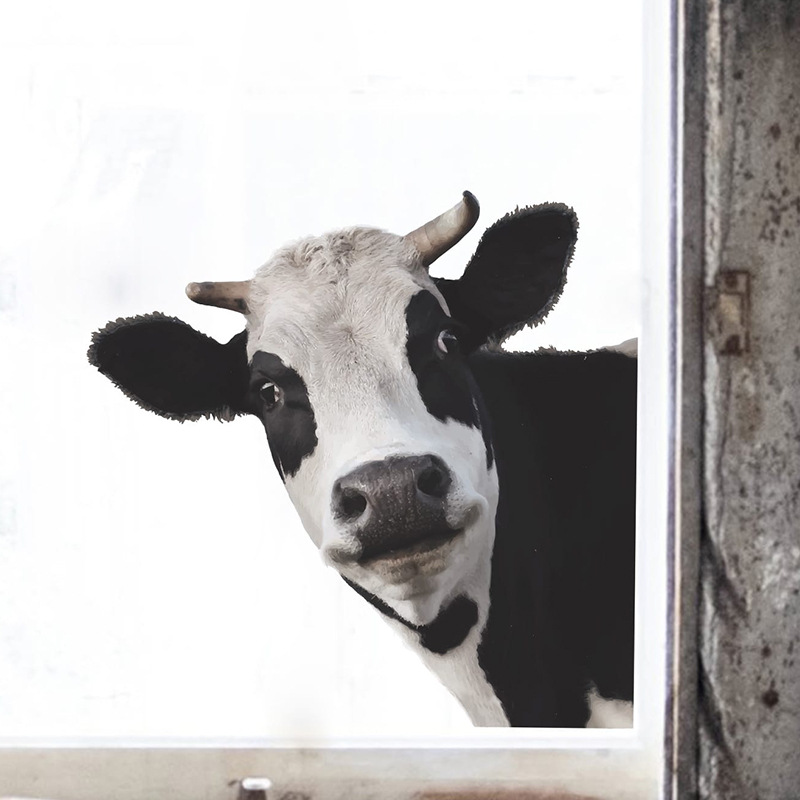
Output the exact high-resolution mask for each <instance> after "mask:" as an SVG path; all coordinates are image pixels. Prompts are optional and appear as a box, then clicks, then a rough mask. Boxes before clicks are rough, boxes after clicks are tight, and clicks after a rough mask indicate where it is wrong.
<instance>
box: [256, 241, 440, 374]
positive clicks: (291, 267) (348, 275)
mask: <svg viewBox="0 0 800 800" xmlns="http://www.w3.org/2000/svg"><path fill="white" fill-rule="evenodd" d="M422 289H425V290H427V291H430V292H431V293H432V294H434V295H435V296H436V297H437V299H438V300H439V302H440V304H441V306H442V308H443V310H444V311H445V312H447V307H446V304H445V302H444V299H443V298H442V296H441V294H440V293H439V292H438V290H437V289H436V287H435V285H434V283H433V281H432V280H431V278H430V277H429V276H428V273H427V270H426V269H425V267H424V266H423V264H422V261H421V259H420V256H419V253H418V252H417V250H416V249H415V248H414V247H413V245H412V244H410V243H409V242H407V241H406V240H405V239H404V238H403V237H401V236H396V235H394V234H391V233H387V232H385V231H380V230H375V229H371V228H348V229H345V230H342V231H336V232H333V233H329V234H325V235H323V236H315V237H308V238H305V239H302V240H300V241H299V242H296V243H295V244H293V245H290V246H288V247H284V248H282V249H281V250H279V251H278V252H277V253H275V255H274V256H273V257H272V258H271V259H270V260H269V261H267V263H266V264H264V266H263V267H261V268H260V269H259V270H258V272H257V273H256V276H255V278H254V279H253V280H252V281H251V289H250V296H249V299H248V306H249V313H248V315H247V327H248V358H252V356H253V354H254V353H255V352H256V351H259V350H262V351H267V352H274V353H277V354H279V355H280V356H281V358H282V359H283V360H284V361H285V362H286V363H288V364H290V365H291V366H293V367H295V368H297V369H299V370H304V369H305V370H307V369H309V368H310V367H311V363H312V361H319V359H320V358H322V359H325V360H327V361H326V363H327V364H328V365H329V366H332V367H333V368H336V367H337V362H339V366H340V367H342V368H344V366H345V365H347V364H349V363H351V359H352V357H354V356H355V355H359V356H360V357H361V359H362V360H363V359H364V358H367V359H368V358H370V356H372V357H374V358H376V359H380V358H381V357H382V356H383V357H388V354H389V350H392V351H396V349H397V347H398V346H402V345H403V343H404V342H405V338H406V317H405V311H406V308H407V306H408V303H409V300H410V298H411V297H412V296H413V295H414V294H416V293H417V292H419V291H420V290H422ZM315 355H316V356H317V357H316V358H315V357H314V356H315ZM331 359H332V361H331Z"/></svg>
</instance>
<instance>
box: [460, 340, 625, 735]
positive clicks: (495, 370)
mask: <svg viewBox="0 0 800 800" xmlns="http://www.w3.org/2000/svg"><path fill="white" fill-rule="evenodd" d="M470 364H471V366H472V369H473V374H474V375H475V378H476V380H477V382H478V384H479V385H480V387H481V392H482V394H483V396H484V399H485V402H486V405H487V408H488V409H489V413H490V414H491V416H492V421H493V426H494V445H495V456H496V464H497V470H498V479H499V484H500V497H499V504H498V509H497V516H496V535H495V544H494V550H493V553H492V578H491V589H490V605H489V616H488V620H487V624H486V628H485V630H484V632H483V635H482V637H481V642H480V645H479V649H478V658H479V663H480V665H481V667H482V668H483V670H484V673H485V674H486V677H487V680H488V681H489V683H490V684H491V685H492V687H493V688H494V691H495V693H496V694H497V697H498V699H499V700H500V702H501V703H502V705H503V708H504V709H505V711H506V714H507V716H508V719H509V722H510V723H511V725H513V726H526V727H528V726H532V727H553V726H564V727H581V726H583V725H585V723H586V721H587V719H588V716H589V707H588V704H587V702H586V699H585V698H586V692H587V690H588V689H589V687H590V686H591V685H592V684H594V685H595V686H596V687H597V690H598V692H599V694H600V695H601V696H603V697H607V698H616V699H621V700H631V699H632V697H633V621H634V532H635V506H636V502H635V499H636V361H635V360H634V359H631V358H628V357H626V356H623V355H620V354H618V353H609V352H596V353H575V354H561V353H546V352H545V353H536V354H512V353H490V352H479V353H476V354H474V355H473V356H472V357H471V358H470Z"/></svg>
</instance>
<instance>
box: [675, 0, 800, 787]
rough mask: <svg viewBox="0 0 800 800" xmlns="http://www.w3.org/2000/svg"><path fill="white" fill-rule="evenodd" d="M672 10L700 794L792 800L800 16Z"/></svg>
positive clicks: (791, 11)
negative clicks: (694, 293)
mask: <svg viewBox="0 0 800 800" xmlns="http://www.w3.org/2000/svg"><path fill="white" fill-rule="evenodd" d="M698 9H702V11H701V12H699V13H698ZM682 11H683V16H684V19H686V20H688V19H691V18H694V20H695V23H694V26H695V27H694V28H691V27H687V36H686V39H685V41H684V51H685V52H689V53H690V54H691V52H694V53H695V55H696V54H697V53H698V52H699V53H701V54H702V56H703V59H704V64H703V65H702V67H703V68H702V69H698V70H696V71H695V72H694V73H692V72H690V71H689V69H688V64H689V63H690V62H691V55H690V57H689V58H687V59H686V62H685V63H686V64H687V67H685V68H684V81H685V90H684V96H686V95H691V94H694V95H695V96H699V95H702V97H703V99H704V102H703V103H702V104H695V106H694V107H693V108H694V111H693V112H690V114H691V113H702V114H703V126H702V128H701V127H700V126H699V125H697V122H698V120H697V119H696V118H694V119H688V120H687V121H688V122H689V123H690V124H689V125H688V126H687V128H686V131H687V133H686V136H687V137H697V136H700V137H702V144H703V146H702V148H700V150H699V152H700V153H701V156H700V157H699V158H695V163H694V164H692V163H691V159H690V160H689V161H688V162H687V159H686V158H684V160H683V178H682V186H683V189H684V192H685V191H686V187H687V186H688V185H689V183H692V184H693V186H694V191H695V195H697V193H699V198H698V197H697V196H695V202H693V201H692V199H691V197H689V199H688V200H687V197H686V195H685V194H684V201H683V218H684V220H688V219H689V215H690V214H692V213H693V212H699V211H700V208H701V206H702V213H701V216H700V219H702V254H701V256H700V257H701V259H702V264H703V269H702V273H703V296H704V309H703V318H704V326H703V333H702V338H703V340H704V344H705V347H704V357H703V362H702V363H703V367H704V388H703V394H704V419H703V422H702V430H703V437H704V449H703V468H702V475H703V491H702V501H703V509H702V520H703V526H702V531H701V537H700V604H699V620H698V623H699V625H698V630H699V670H698V671H699V685H700V686H699V698H698V715H699V740H698V745H699V747H698V762H697V767H698V783H697V786H698V795H699V797H701V798H709V800H711V798H713V799H714V800H719V799H720V798H725V800H740V798H742V799H744V798H747V799H748V800H749V799H750V798H752V800H756V798H757V799H758V800H773V799H774V800H778V798H780V799H781V800H788V798H797V797H800V1H798V0H733V1H732V2H722V0H706V2H701V3H699V4H698V3H692V2H689V0H682ZM692 48H694V50H692ZM696 143H697V140H696V138H695V139H690V140H688V141H687V142H686V143H685V147H684V152H685V153H691V152H692V150H693V148H694V145H696ZM694 149H696V148H694ZM698 162H702V163H698ZM692 167H695V168H697V169H698V170H701V172H699V173H696V174H687V169H691V168H692ZM701 176H702V180H699V178H700V177H701ZM693 219H696V216H695V217H694V218H693ZM693 224H694V223H693V221H692V220H689V221H688V230H689V231H691V229H692V225H693ZM684 247H685V245H684Z"/></svg>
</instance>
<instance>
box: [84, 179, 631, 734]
mask: <svg viewBox="0 0 800 800" xmlns="http://www.w3.org/2000/svg"><path fill="white" fill-rule="evenodd" d="M477 216H478V204H477V201H476V200H475V198H474V197H473V196H472V195H471V194H469V193H468V192H465V194H464V197H463V199H462V200H461V202H460V203H459V204H458V205H456V206H455V207H454V208H453V209H451V210H450V211H448V212H446V213H445V214H442V215H441V216H440V217H437V218H436V219H434V220H432V221H431V222H429V223H427V224H426V225H424V226H422V227H421V228H419V229H417V230H415V231H413V232H412V233H410V234H408V235H406V236H396V235H394V234H391V233H386V232H384V231H380V230H374V229H369V228H349V229H346V230H342V231H337V232H335V233H329V234H326V235H324V236H318V237H312V238H307V239H303V240H302V241H299V242H297V243H295V244H292V245H290V246H288V247H284V248H283V249H281V250H279V251H278V252H277V253H276V254H275V255H274V256H273V257H272V258H271V259H270V260H269V261H268V262H267V263H266V264H265V265H264V266H263V267H261V269H259V270H258V272H257V274H256V276H255V277H254V278H253V279H252V280H250V281H244V282H236V283H200V284H190V285H189V287H187V293H188V294H189V297H190V298H191V299H192V300H195V301H196V302H199V303H204V304H208V305H216V306H221V307H224V308H229V309H233V310H236V311H239V312H241V313H242V314H243V315H244V317H245V320H246V327H245V330H244V331H242V332H241V333H240V334H238V335H237V336H234V337H233V339H231V341H230V342H228V343H227V344H224V345H223V344H220V343H218V342H216V341H214V340H213V339H210V338H208V337H207V336H205V335H203V334H202V333H199V332H197V331H195V330H194V329H192V328H191V327H189V326H188V325H187V324H186V323H184V322H182V321H181V320H179V319H175V318H172V317H167V316H164V315H163V314H159V313H154V314H150V315H147V316H141V317H133V318H129V319H120V320H117V321H116V322H111V323H109V324H108V325H107V326H106V327H105V328H104V329H103V330H101V331H99V332H97V333H95V335H94V338H93V342H92V346H91V348H90V350H89V359H90V361H91V363H92V364H94V365H95V366H96V367H97V368H98V369H99V370H100V371H101V372H102V373H103V374H104V375H106V376H108V377H109V378H110V379H111V380H112V381H113V382H114V383H115V384H116V385H117V386H118V387H119V388H121V389H122V390H123V391H124V392H125V393H126V394H128V395H129V396H130V397H132V398H133V399H135V400H136V401H137V402H138V403H139V404H140V405H141V406H143V407H144V408H147V409H149V410H151V411H155V412H156V413H157V414H161V415H162V416H166V417H170V418H172V419H178V420H187V419H190V420H194V419H198V418H199V417H203V416H214V417H217V418H220V419H225V420H228V419H232V418H233V417H235V416H237V415H239V414H254V415H256V416H257V417H258V418H259V419H260V420H261V421H262V423H263V424H264V427H265V429H266V433H267V439H268V442H269V447H270V450H271V452H272V457H273V459H274V461H275V465H276V467H277V469H278V471H279V473H280V475H281V477H282V479H283V481H284V482H285V485H286V489H287V491H288V492H289V495H290V497H291V499H292V501H293V503H294V505H295V507H296V508H297V511H298V513H299V515H300V518H301V520H302V523H303V525H304V527H305V528H306V530H307V531H308V533H309V535H310V536H311V538H312V540H313V541H314V543H315V544H316V546H317V547H318V548H319V549H320V551H321V553H322V556H323V558H324V560H325V561H326V562H327V563H328V564H330V565H331V566H332V567H333V568H335V569H336V570H337V571H338V572H339V573H340V574H341V575H342V577H343V578H344V580H345V581H347V583H348V584H349V585H350V586H352V587H353V589H355V590H356V591H357V592H358V593H359V594H360V595H361V596H362V597H364V598H365V599H366V600H367V601H368V602H370V603H371V604H372V605H373V606H375V608H377V609H378V610H379V611H380V612H381V613H382V614H384V615H385V617H386V619H387V620H388V621H389V624H391V625H393V626H394V627H395V628H396V629H397V630H398V631H399V632H400V633H401V635H402V636H403V637H404V638H405V640H406V642H407V643H408V644H409V645H410V646H411V647H412V648H413V649H415V650H416V651H417V652H418V653H419V654H420V656H421V657H422V658H423V660H424V661H425V663H426V664H427V665H428V666H429V667H430V668H431V669H432V670H433V671H434V672H435V673H436V674H437V675H438V676H439V678H440V679H441V681H442V682H443V683H444V685H445V686H446V687H447V688H448V689H449V690H450V691H451V692H453V694H455V696H456V697H457V698H458V699H459V700H460V702H461V703H462V704H463V706H464V707H465V708H466V710H467V712H468V713H469V715H470V717H471V719H472V720H473V722H474V723H475V724H477V725H496V726H500V725H515V726H567V727H579V726H584V725H586V724H590V725H603V724H615V722H614V720H613V719H611V718H610V717H608V716H607V714H608V713H609V712H617V711H620V710H621V711H622V712H623V714H624V713H625V712H628V716H627V717H626V719H627V720H628V721H629V720H630V714H629V712H630V708H631V703H632V693H633V587H634V496H635V444H636V360H635V359H633V358H629V357H628V356H626V355H623V354H620V353H614V352H607V351H598V352H590V353H558V352H548V351H544V352H538V353H534V354H529V353H505V352H502V351H501V350H500V348H499V344H500V343H501V342H502V341H503V340H504V339H505V338H506V337H508V336H509V335H510V334H511V333H513V332H515V331H517V330H519V329H520V328H521V327H522V326H524V325H528V324H531V323H538V322H539V321H541V320H542V319H543V318H544V316H545V315H546V314H547V312H548V311H549V309H550V308H551V307H552V305H553V304H554V303H555V302H556V300H557V299H558V297H559V295H560V293H561V291H562V288H563V286H564V282H565V274H566V269H567V265H568V263H569V261H570V259H571V256H572V251H573V247H574V243H575V239H576V233H577V221H576V218H575V215H574V214H573V212H572V211H571V210H570V209H569V208H567V207H566V206H563V205H559V204H548V205H541V206H536V207H532V208H524V209H521V210H517V211H515V212H513V213H511V214H509V215H507V216H506V217H504V218H503V219H501V220H500V221H499V222H497V223H496V224H495V225H493V226H492V227H491V228H489V229H488V230H487V231H486V232H485V233H484V235H483V237H482V238H481V240H480V243H479V245H478V248H477V251H476V253H475V255H474V256H473V257H472V259H471V261H470V262H469V264H468V265H467V267H466V270H465V271H464V274H463V276H462V277H461V278H460V279H458V280H443V279H438V278H433V277H431V276H430V275H429V274H428V267H429V265H430V264H431V262H433V261H434V259H436V258H437V257H438V256H439V255H441V254H442V253H443V252H445V251H446V250H447V249H449V248H450V247H451V246H453V245H454V244H455V243H456V242H457V241H458V240H459V239H461V238H462V236H464V234H465V233H466V232H467V231H468V230H469V229H470V228H471V227H472V226H473V225H474V224H475V221H476V220H477ZM604 715H605V716H604ZM621 724H625V723H624V722H622V723H621Z"/></svg>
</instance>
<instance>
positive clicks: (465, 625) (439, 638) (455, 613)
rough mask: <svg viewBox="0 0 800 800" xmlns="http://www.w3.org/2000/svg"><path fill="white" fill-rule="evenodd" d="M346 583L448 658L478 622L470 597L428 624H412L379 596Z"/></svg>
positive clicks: (454, 603) (462, 598) (460, 599)
mask: <svg viewBox="0 0 800 800" xmlns="http://www.w3.org/2000/svg"><path fill="white" fill-rule="evenodd" d="M344 582H345V583H346V584H347V585H348V586H349V587H350V588H352V589H354V590H355V591H356V592H358V594H360V595H361V597H363V598H364V599H365V600H366V601H367V602H368V603H369V604H370V605H372V606H374V607H375V608H377V609H378V611H380V612H381V614H384V615H385V616H387V617H389V618H390V619H394V620H397V622H400V623H402V624H403V625H405V626H406V628H408V629H409V630H412V631H416V632H417V633H418V634H419V643H420V644H421V645H422V646H423V647H424V648H425V649H426V650H430V651H431V652H432V653H436V654H437V655H444V654H445V653H447V652H449V651H450V650H452V649H453V648H455V647H458V646H459V645H460V644H462V643H463V641H464V639H466V638H467V635H468V634H469V632H470V631H471V630H472V628H473V627H474V625H475V623H476V622H477V621H478V606H477V605H476V603H475V601H474V600H470V598H469V597H467V596H466V595H459V596H458V597H456V598H455V600H453V601H452V602H451V603H450V604H449V605H448V606H447V607H446V608H444V609H442V610H441V611H440V612H439V615H438V616H437V617H436V619H435V620H434V621H433V622H431V623H430V624H428V625H412V624H411V623H410V622H409V621H408V620H405V619H403V618H402V617H401V616H400V615H399V614H398V613H397V612H396V611H395V610H394V609H393V608H392V607H391V606H390V605H388V604H387V603H384V602H383V600H381V599H380V598H379V597H376V596H375V595H374V594H372V593H371V592H368V591H367V590H366V589H364V588H363V587H362V586H359V585H358V584H357V583H354V582H353V581H351V580H348V579H347V578H344Z"/></svg>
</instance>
